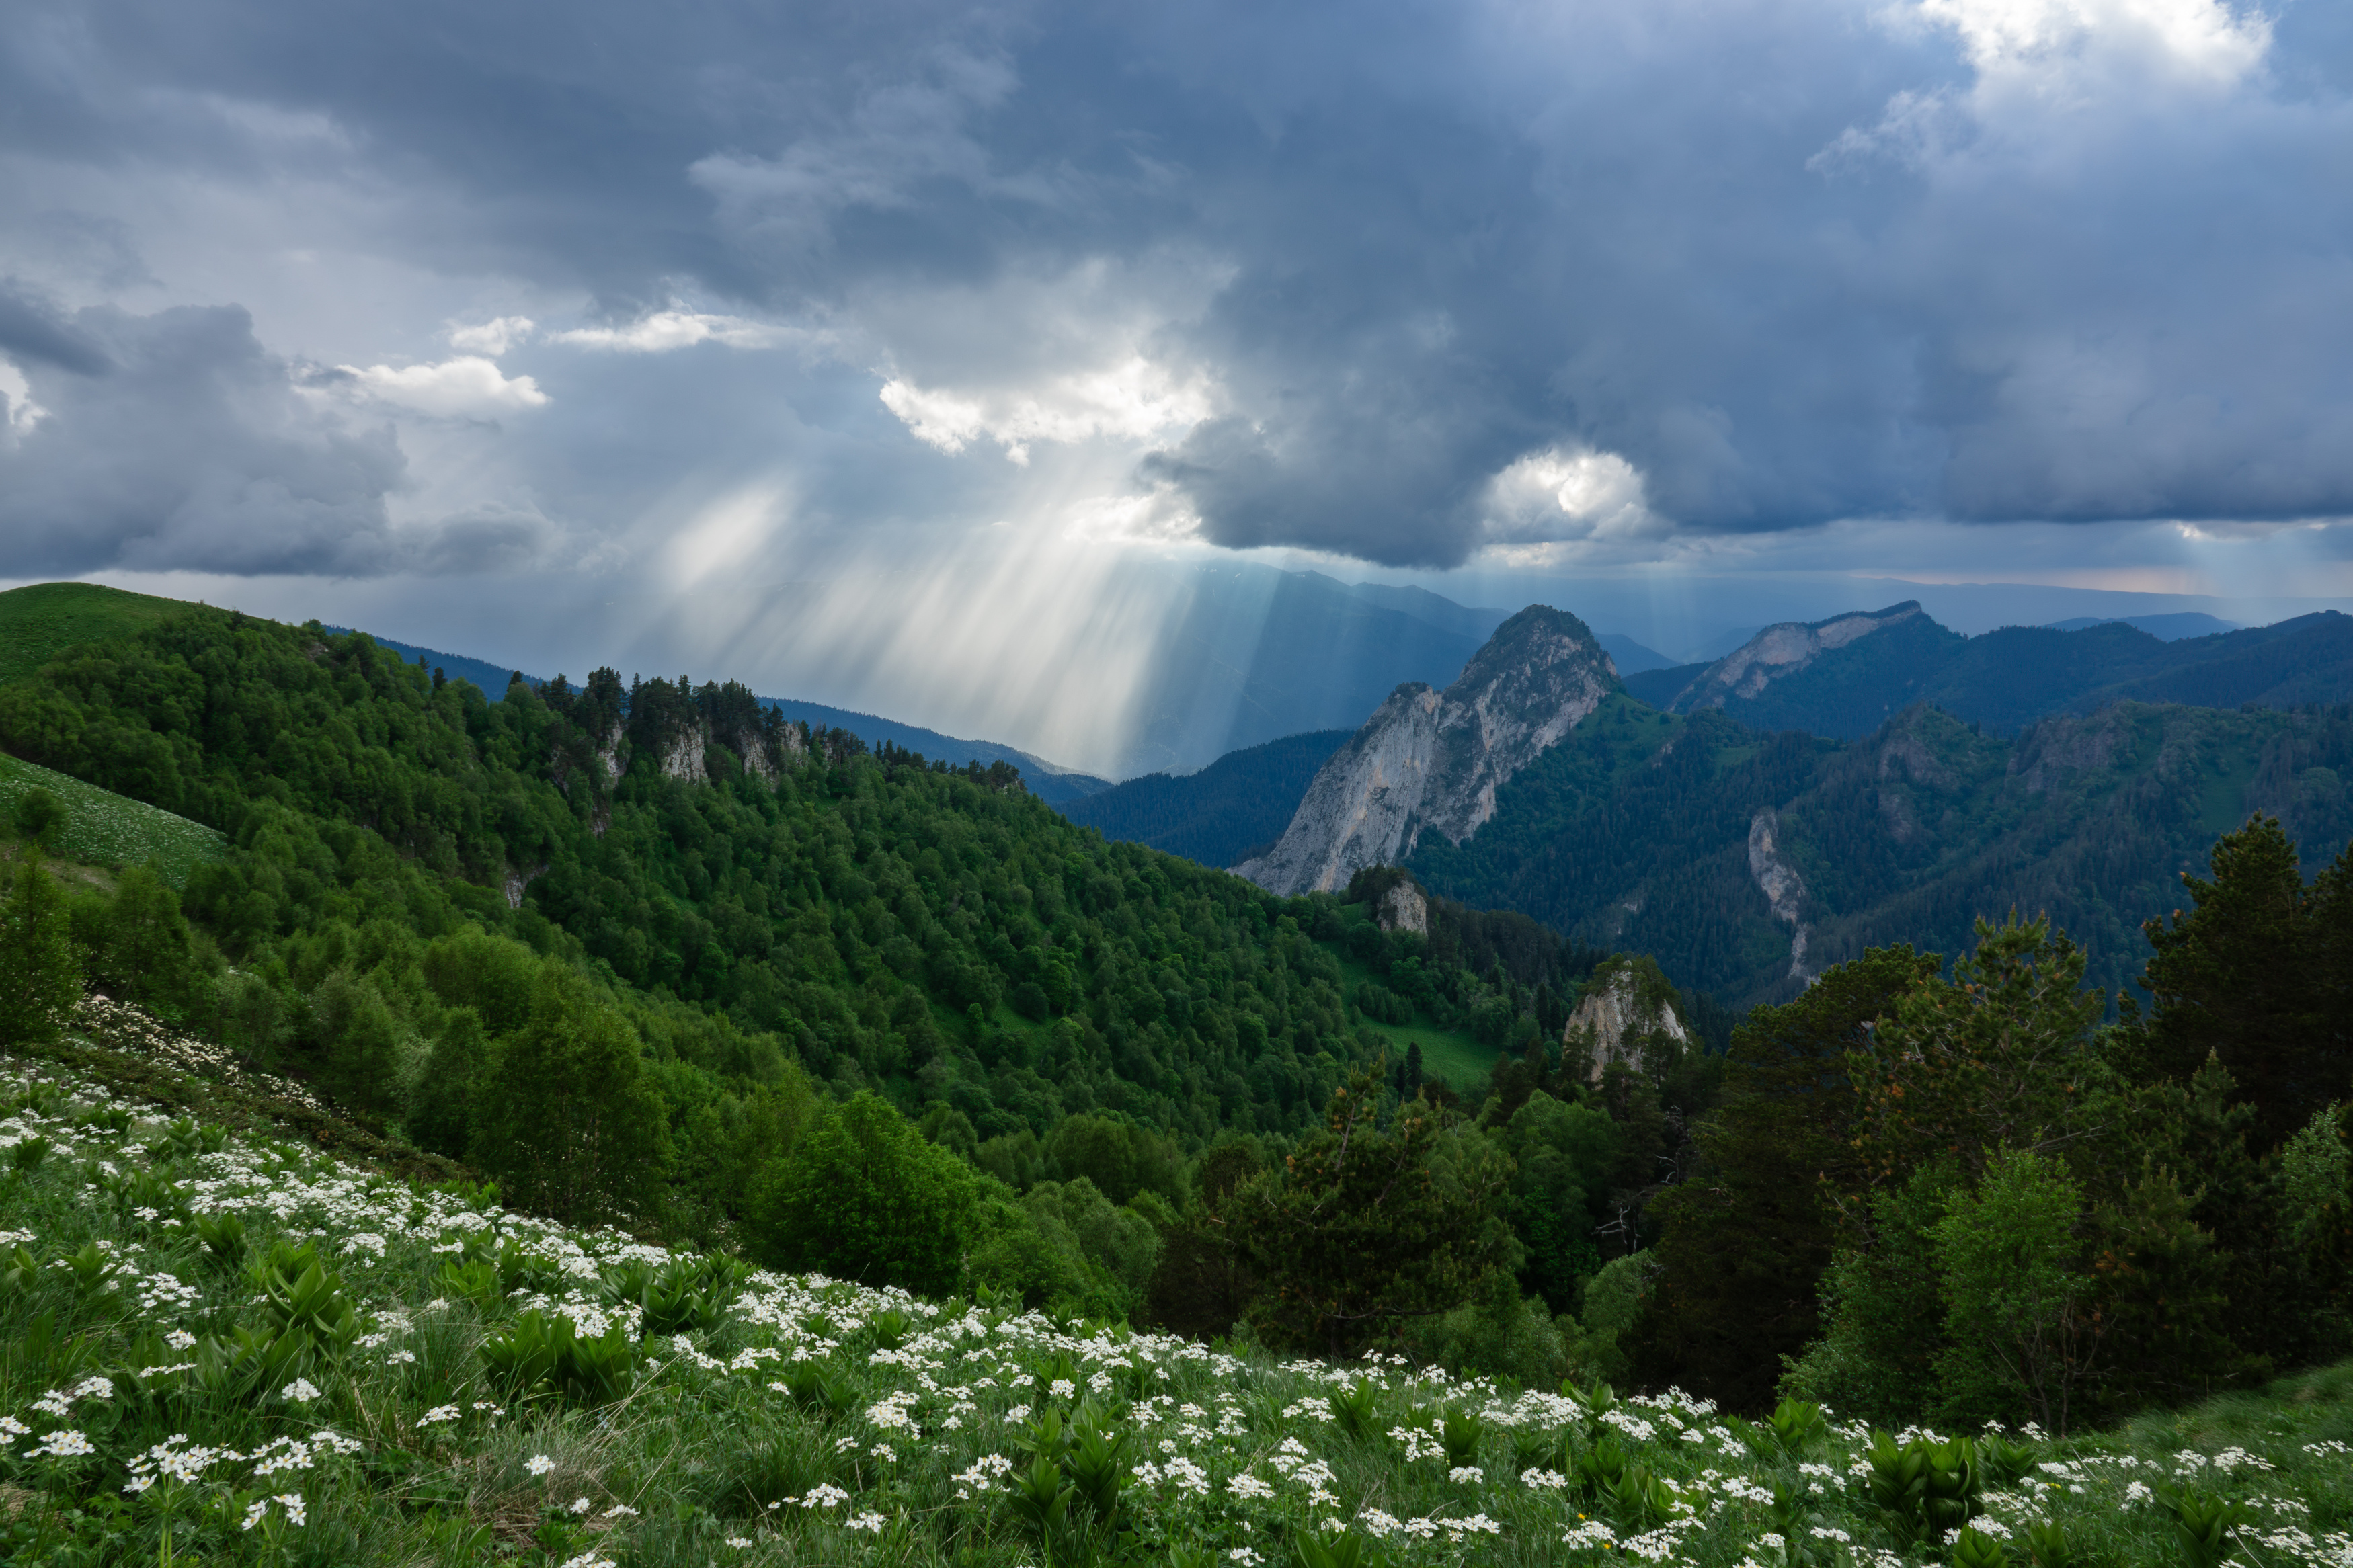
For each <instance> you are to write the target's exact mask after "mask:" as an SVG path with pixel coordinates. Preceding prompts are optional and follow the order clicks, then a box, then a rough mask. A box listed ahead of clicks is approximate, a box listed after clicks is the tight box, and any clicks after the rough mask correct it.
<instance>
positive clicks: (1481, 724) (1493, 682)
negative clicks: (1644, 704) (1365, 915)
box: [1234, 605, 1620, 898]
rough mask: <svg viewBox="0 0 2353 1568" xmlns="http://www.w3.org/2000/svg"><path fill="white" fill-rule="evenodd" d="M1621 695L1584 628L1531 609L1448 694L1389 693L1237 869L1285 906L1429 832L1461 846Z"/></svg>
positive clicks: (1416, 688)
mask: <svg viewBox="0 0 2353 1568" xmlns="http://www.w3.org/2000/svg"><path fill="white" fill-rule="evenodd" d="M1619 689H1620V686H1619V683H1618V667H1617V665H1615V664H1614V663H1612V662H1611V660H1610V658H1609V654H1607V653H1605V652H1604V651H1602V647H1601V645H1600V644H1599V643H1598V642H1596V641H1595V640H1594V637H1593V633H1592V632H1591V631H1589V630H1588V629H1587V627H1586V625H1585V623H1584V622H1583V621H1580V620H1578V619H1577V617H1576V616H1572V615H1569V614H1567V612H1566V611H1562V610H1556V609H1551V608H1549V607H1547V606H1546V605H1530V606H1528V608H1526V609H1525V610H1522V611H1521V612H1520V613H1519V614H1518V615H1516V616H1513V617H1512V618H1511V619H1510V620H1508V621H1505V622H1504V624H1503V625H1502V626H1498V627H1497V628H1496V629H1495V635H1494V636H1493V637H1491V638H1489V639H1488V641H1487V646H1486V647H1482V648H1481V649H1480V650H1479V651H1478V652H1477V653H1476V654H1474V655H1472V659H1471V662H1470V663H1469V664H1468V665H1465V666H1464V667H1463V669H1462V674H1461V677H1459V678H1458V679H1456V680H1455V682H1454V684H1453V685H1451V686H1450V687H1448V688H1447V689H1445V690H1444V691H1442V692H1441V691H1433V690H1431V689H1430V688H1429V687H1428V686H1426V685H1424V684H1422V683H1421V682H1420V681H1418V680H1415V681H1408V682H1407V683H1406V684H1405V685H1403V686H1400V687H1398V689H1396V690H1395V691H1393V692H1391V693H1390V694H1389V699H1388V701H1386V702H1384V703H1382V704H1381V706H1380V710H1378V711H1377V712H1376V713H1375V714H1374V715H1373V716H1372V718H1371V719H1370V720H1368V721H1366V724H1365V727H1364V728H1363V729H1361V730H1358V731H1356V735H1355V737H1354V738H1353V739H1351V740H1350V741H1349V742H1348V743H1347V744H1346V745H1345V746H1343V747H1341V748H1340V750H1339V751H1338V752H1336V753H1335V754H1334V756H1333V758H1332V760H1331V761H1330V762H1328V763H1324V768H1323V771H1322V772H1320V773H1317V774H1316V775H1315V782H1314V783H1313V784H1309V785H1308V786H1307V795H1306V797H1305V798H1304V799H1303V800H1302V801H1301V802H1300V803H1299V810H1298V811H1297V812H1296V813H1295V814H1294V815H1293V816H1292V819H1291V826H1289V827H1288V828H1286V829H1285V830H1284V831H1283V835H1282V839H1281V840H1280V841H1278V842H1277V843H1276V845H1275V847H1273V848H1272V849H1271V850H1269V851H1268V852H1267V853H1266V854H1264V855H1262V856H1261V857H1259V858H1257V859H1254V860H1246V861H1244V862H1242V864H1240V865H1239V866H1237V867H1235V868H1234V870H1235V871H1236V872H1237V873H1238V874H1240V875H1241V876H1244V877H1247V878H1249V879H1250V880H1251V881H1253V882H1256V883H1257V884H1258V885H1259V886H1260V887H1261V888H1264V889H1267V890H1268V891H1270V892H1272V893H1278V894H1281V895H1282V896H1284V897H1286V898H1288V897H1293V896H1295V895H1297V894H1300V893H1305V892H1315V891H1322V892H1331V891H1334V890H1336V889H1341V888H1345V887H1346V886H1347V885H1348V879H1350V878H1352V877H1354V876H1355V875H1356V873H1357V872H1358V871H1359V870H1361V869H1363V868H1365V867H1366V866H1386V865H1393V864H1395V863H1396V862H1398V861H1399V860H1402V859H1404V858H1406V857H1407V856H1409V855H1410V854H1412V853H1413V848H1414V845H1415V843H1416V841H1417V840H1418V839H1419V837H1420V836H1421V834H1422V833H1423V832H1424V831H1425V830H1432V831H1436V832H1439V833H1442V834H1444V835H1445V836H1446V837H1448V838H1449V839H1451V841H1453V842H1454V843H1457V844H1460V843H1461V842H1462V841H1463V840H1464V839H1466V838H1468V837H1471V835H1472V834H1473V833H1475V832H1477V831H1478V829H1479V826H1480V825H1481V824H1482V823H1484V822H1485V821H1486V820H1487V819H1488V818H1489V817H1490V816H1493V815H1494V814H1495V791H1496V790H1497V789H1498V788H1499V787H1500V786H1502V785H1503V784H1505V783H1506V782H1508V781H1509V780H1510V779H1511V777H1512V775H1513V774H1514V773H1518V772H1519V771H1520V770H1521V769H1522V768H1524V767H1525V766H1527V765H1528V763H1531V762H1533V761H1534V760H1535V757H1536V756H1537V754H1538V753H1540V752H1543V751H1544V750H1545V749H1546V747H1548V746H1551V745H1553V744H1554V743H1555V742H1557V741H1559V739H1560V738H1561V737H1562V736H1563V735H1566V734H1567V733H1568V732H1569V731H1571V730H1573V729H1575V728H1576V727H1577V723H1578V722H1579V721H1582V720H1583V719H1584V718H1585V717H1586V716H1587V715H1588V714H1589V713H1591V712H1592V711H1593V710H1595V709H1596V708H1599V706H1600V705H1601V701H1602V699H1604V698H1605V697H1608V696H1609V694H1610V693H1611V692H1613V691H1617V690H1619Z"/></svg>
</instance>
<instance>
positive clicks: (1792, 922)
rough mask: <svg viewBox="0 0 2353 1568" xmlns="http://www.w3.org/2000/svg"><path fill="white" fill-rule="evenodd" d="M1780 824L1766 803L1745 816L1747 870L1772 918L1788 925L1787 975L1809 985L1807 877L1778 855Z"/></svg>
mask: <svg viewBox="0 0 2353 1568" xmlns="http://www.w3.org/2000/svg"><path fill="white" fill-rule="evenodd" d="M1780 828H1781V819H1780V817H1779V816H1778V814H1777V813H1775V811H1774V810H1773V808H1772V807H1771V806H1769V805H1768V806H1767V807H1766V808H1765V809H1764V810H1762V811H1760V812H1758V813H1757V815H1756V816H1752V817H1750V818H1749V819H1748V874H1749V875H1750V876H1751V877H1754V878H1755V879H1757V891H1758V892H1760V893H1763V894H1764V895H1765V902H1766V904H1767V906H1768V907H1770V908H1771V910H1772V911H1773V918H1774V919H1775V920H1777V921H1780V922H1781V923H1782V924H1783V925H1785V926H1788V928H1789V978H1790V979H1792V980H1796V981H1799V982H1801V983H1803V984H1808V985H1810V984H1813V982H1814V972H1813V971H1812V970H1810V969H1808V968H1807V967H1806V939H1807V938H1808V937H1809V936H1810V935H1811V934H1812V928H1811V927H1810V926H1809V925H1807V923H1806V919H1805V913H1806V911H1805V900H1806V879H1804V878H1803V877H1800V876H1799V875H1798V868H1796V867H1795V866H1792V865H1790V864H1789V863H1788V861H1787V860H1785V859H1783V858H1781V847H1780V846H1779V845H1778V843H1776V842H1775V838H1776V836H1777V835H1778V833H1779V832H1780Z"/></svg>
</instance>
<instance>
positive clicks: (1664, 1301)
mask: <svg viewBox="0 0 2353 1568" xmlns="http://www.w3.org/2000/svg"><path fill="white" fill-rule="evenodd" d="M1938 962H1939V961H1938V959H1937V958H1936V955H1935V954H1933V953H1917V952H1913V951H1912V949H1911V948H1910V947H1909V946H1904V945H1898V946H1894V947H1886V948H1873V949H1872V950H1871V951H1870V952H1866V953H1864V954H1863V955H1862V957H1861V958H1859V959H1856V960H1854V961H1852V963H1841V964H1840V965H1838V966H1837V967H1835V968H1833V969H1831V970H1828V971H1826V972H1825V973H1823V974H1822V976H1821V978H1820V979H1819V980H1818V981H1816V982H1815V983H1814V984H1813V985H1812V987H1810V989H1809V990H1808V991H1807V992H1806V993H1805V994H1803V995H1801V996H1799V998H1798V999H1797V1000H1796V1001H1794V1002H1791V1003H1788V1004H1787V1005H1783V1006H1778V1007H1760V1008H1758V1009H1757V1011H1756V1012H1754V1013H1752V1014H1750V1015H1749V1016H1748V1019H1747V1021H1746V1023H1744V1024H1742V1025H1741V1026H1740V1027H1739V1028H1737V1029H1736V1030H1734V1031H1733V1036H1732V1050H1731V1056H1730V1060H1729V1062H1728V1063H1727V1065H1726V1068H1725V1081H1724V1098H1723V1100H1722V1103H1721V1104H1720V1105H1719V1106H1718V1108H1717V1109H1716V1110H1715V1113H1714V1114H1713V1115H1712V1116H1710V1117H1709V1118H1708V1119H1707V1120H1706V1121H1704V1122H1702V1123H1701V1125H1700V1128H1699V1130H1698V1133H1697V1138H1698V1142H1699V1146H1700V1165H1699V1170H1698V1172H1697V1173H1696V1174H1694V1176H1693V1177H1692V1178H1691V1179H1690V1180H1689V1181H1686V1182H1683V1183H1682V1184H1679V1185H1677V1186H1674V1187H1671V1188H1669V1189H1668V1190H1667V1192H1666V1193H1665V1194H1662V1196H1661V1197H1659V1198H1658V1200H1657V1201H1656V1202H1655V1203H1654V1204H1653V1205H1651V1214H1652V1215H1653V1217H1655V1218H1656V1219H1657V1220H1658V1221H1659V1223H1660V1225H1661V1226H1662V1230H1661V1233H1660V1237H1659V1240H1658V1242H1657V1243H1656V1245H1655V1247H1654V1248H1653V1252H1654V1256H1655V1257H1656V1258H1657V1259H1658V1262H1659V1264H1660V1270H1661V1271H1660V1275H1659V1279H1658V1284H1657V1288H1656V1294H1655V1297H1654V1300H1655V1303H1656V1305H1655V1308H1654V1310H1653V1313H1652V1316H1651V1320H1650V1322H1649V1325H1648V1335H1647V1338H1646V1340H1645V1342H1644V1344H1643V1346H1642V1347H1641V1359H1642V1360H1643V1361H1644V1362H1645V1363H1654V1364H1657V1365H1660V1366H1664V1367H1672V1369H1673V1375H1674V1376H1675V1377H1677V1378H1678V1379H1680V1380H1683V1386H1685V1387H1687V1388H1689V1389H1691V1390H1692V1391H1693V1392H1694V1393H1697V1394H1703V1395H1704V1396H1706V1397H1708V1398H1713V1399H1716V1400H1719V1401H1721V1402H1723V1403H1724V1404H1725V1405H1729V1406H1731V1407H1733V1408H1736V1409H1750V1410H1754V1409H1762V1408H1764V1407H1767V1406H1768V1405H1771V1404H1772V1402H1773V1385H1774V1381H1775V1379H1776V1378H1778V1376H1779V1373H1780V1363H1781V1358H1782V1357H1783V1356H1785V1355H1792V1354H1795V1353H1796V1352H1798V1351H1799V1349H1800V1348H1802V1347H1803V1346H1804V1344H1805V1342H1807V1341H1808V1340H1809V1339H1810V1338H1811V1337H1812V1336H1813V1334H1814V1333H1815V1331H1816V1330H1817V1329H1818V1327H1819V1326H1820V1325H1819V1317H1818V1312H1819V1307H1818V1303H1817V1300H1816V1292H1817V1289H1818V1287H1819V1285H1820V1279H1821V1275H1822V1270H1823V1269H1824V1268H1827V1267H1828V1266H1829V1264H1830V1260H1831V1249H1832V1246H1833V1242H1834V1238H1835V1235H1836V1226H1835V1215H1834V1210H1833V1205H1832V1198H1833V1195H1834V1189H1835V1188H1837V1187H1839V1186H1842V1185H1845V1184H1847V1182H1848V1180H1849V1173H1850V1167H1851V1166H1852V1162H1853V1150H1852V1146H1851V1142H1850V1140H1851V1139H1852V1135H1853V1134H1852V1124H1853V1116H1854V1096H1853V1093H1852V1090H1851V1089H1849V1087H1848V1084H1847V1063H1846V1057H1847V1053H1848V1052H1849V1051H1850V1050H1852V1049H1853V1048H1854V1047H1855V1045H1856V1044H1857V1043H1858V1042H1859V1041H1860V1040H1861V1039H1862V1036H1863V1033H1864V1031H1865V1030H1866V1029H1867V1028H1868V1027H1869V1026H1871V1025H1872V1024H1873V1022H1874V1021H1876V1020H1877V1019H1879V1018H1882V1017H1884V1016H1887V1015H1888V1014H1889V1013H1891V1012H1892V1011H1893V1010H1894V1006H1895V1004H1896V1002H1897V1000H1898V999H1899V998H1900V997H1902V996H1903V995H1904V994H1905V993H1907V992H1909V991H1910V990H1912V989H1913V988H1914V987H1915V986H1917V985H1919V984H1922V983H1923V982H1925V981H1926V980H1927V979H1928V978H1930V977H1931V976H1933V975H1934V974H1935V973H1936V969H1937V966H1938Z"/></svg>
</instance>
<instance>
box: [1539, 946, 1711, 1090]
mask: <svg viewBox="0 0 2353 1568" xmlns="http://www.w3.org/2000/svg"><path fill="white" fill-rule="evenodd" d="M1645 982H1648V984H1645ZM1691 1043H1692V1037H1691V1032H1690V1031H1689V1030H1688V1029H1686V1028H1684V1027H1683V1020H1682V1019H1681V1018H1678V1017H1676V1016H1675V1007H1674V1004H1673V1003H1672V1002H1671V1001H1669V1000H1668V994H1667V987H1666V985H1665V983H1664V981H1663V979H1662V977H1661V976H1660V975H1659V974H1658V973H1657V971H1656V970H1655V969H1653V970H1651V971H1649V972H1648V973H1645V972H1644V971H1642V970H1641V969H1640V968H1638V967H1637V966H1636V965H1635V964H1633V963H1626V962H1625V961H1623V960H1620V961H1617V963H1616V964H1615V965H1614V967H1611V968H1609V969H1606V970H1599V971H1596V972H1595V973H1594V975H1593V978H1592V981H1591V982H1590V983H1589V984H1588V985H1587V988H1586V992H1585V995H1584V996H1583V998H1582V999H1580V1000H1579V1001H1578V1002H1577V1011H1576V1012H1574V1013H1571V1014H1570V1015H1569V1016H1568V1025H1567V1027H1566V1028H1564V1029H1563V1030H1562V1031H1561V1045H1562V1047H1563V1061H1564V1064H1566V1063H1567V1062H1569V1061H1574V1060H1576V1059H1577V1057H1578V1055H1579V1054H1580V1053H1582V1055H1583V1058H1584V1061H1585V1063H1586V1073H1587V1076H1588V1079H1590V1081H1592V1082H1594V1083H1599V1082H1600V1081H1601V1076H1602V1074H1603V1073H1604V1072H1605V1071H1607V1070H1608V1068H1609V1066H1610V1064H1612V1063H1613V1062H1629V1063H1631V1064H1634V1065H1636V1066H1640V1065H1641V1061H1642V1058H1643V1054H1644V1052H1645V1051H1646V1050H1650V1049H1655V1048H1656V1047H1660V1046H1667V1047H1674V1048H1681V1047H1687V1046H1689V1045H1690V1044H1691Z"/></svg>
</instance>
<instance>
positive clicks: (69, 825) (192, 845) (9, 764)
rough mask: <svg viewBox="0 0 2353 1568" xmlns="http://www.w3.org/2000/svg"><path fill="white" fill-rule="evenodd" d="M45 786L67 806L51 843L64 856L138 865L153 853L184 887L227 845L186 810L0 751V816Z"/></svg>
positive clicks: (166, 874)
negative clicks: (158, 805) (102, 786)
mask: <svg viewBox="0 0 2353 1568" xmlns="http://www.w3.org/2000/svg"><path fill="white" fill-rule="evenodd" d="M36 789H46V790H47V791H48V792H49V793H50V794H51V795H56V796H57V797H58V800H59V801H60V802H62V803H63V804H64V805H65V808H66V825H65V826H64V827H63V828H61V829H59V830H58V836H57V840H56V842H55V843H53V844H52V845H51V846H50V847H51V848H52V849H54V850H55V851H56V852H57V853H58V854H59V855H62V856H64V857H66V858H69V859H73V860H82V861H87V862H89V863H90V864H91V865H94V866H111V867H122V866H138V865H142V864H144V863H145V862H146V861H148V860H150V859H153V860H154V861H156V862H157V864H158V865H159V866H160V867H161V868H162V870H163V873H164V880H165V881H168V882H170V883H171V884H172V885H173V886H174V887H175V888H178V887H185V886H186V885H187V881H188V872H189V871H190V870H191V869H192V868H195V866H196V865H197V864H199V863H200V862H203V861H206V860H217V859H219V858H221V856H222V854H223V853H224V852H225V851H226V849H227V842H228V841H227V839H226V838H224V837H222V836H221V835H220V834H219V833H218V832H216V831H215V830H214V829H212V828H209V827H206V826H204V825H203V824H202V823H199V822H190V821H189V820H188V819H187V818H186V817H185V816H174V815H173V814H172V813H170V812H168V811H161V810H158V809H157V808H156V807H154V806H152V805H142V803H140V802H138V801H135V800H132V799H130V798H129V797H127V796H124V795H116V794H114V793H113V792H111V791H110V790H102V789H100V788H99V787H98V786H97V785H95V784H84V783H82V782H81V781H80V780H79V779H78V778H74V777H71V776H70V775H69V774H66V773H57V772H54V771H52V770H51V769H48V768H44V767H40V766H37V765H36V764H34V763H27V762H24V761H21V760H19V759H18V758H16V757H11V756H8V755H5V753H0V818H5V817H6V816H10V815H12V814H13V813H14V812H15V811H16V802H17V801H18V800H19V799H21V798H22V797H23V796H25V795H29V794H30V793H32V792H33V791H34V790H36Z"/></svg>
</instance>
